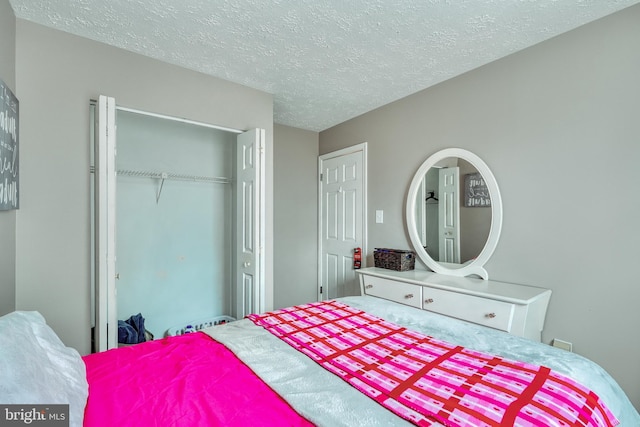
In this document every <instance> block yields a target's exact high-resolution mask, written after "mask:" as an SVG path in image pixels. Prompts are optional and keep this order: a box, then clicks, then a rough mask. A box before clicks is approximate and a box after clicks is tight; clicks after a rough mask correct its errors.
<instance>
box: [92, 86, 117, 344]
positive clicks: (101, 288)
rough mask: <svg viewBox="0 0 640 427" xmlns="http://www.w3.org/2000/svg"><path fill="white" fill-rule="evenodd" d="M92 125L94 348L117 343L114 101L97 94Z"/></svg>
mask: <svg viewBox="0 0 640 427" xmlns="http://www.w3.org/2000/svg"><path fill="white" fill-rule="evenodd" d="M97 112H98V114H97V123H96V125H95V133H96V135H95V139H94V141H95V147H94V153H95V180H94V185H95V188H94V192H95V201H96V208H95V210H94V212H95V216H96V217H95V222H94V224H95V257H96V259H95V283H96V292H95V297H96V325H95V343H96V351H105V350H108V349H111V348H115V347H117V345H118V318H117V307H116V283H115V282H116V270H115V269H116V265H115V264H116V231H115V221H116V168H115V163H116V124H115V121H116V103H115V100H114V99H113V98H109V97H106V96H100V98H99V99H98V108H97Z"/></svg>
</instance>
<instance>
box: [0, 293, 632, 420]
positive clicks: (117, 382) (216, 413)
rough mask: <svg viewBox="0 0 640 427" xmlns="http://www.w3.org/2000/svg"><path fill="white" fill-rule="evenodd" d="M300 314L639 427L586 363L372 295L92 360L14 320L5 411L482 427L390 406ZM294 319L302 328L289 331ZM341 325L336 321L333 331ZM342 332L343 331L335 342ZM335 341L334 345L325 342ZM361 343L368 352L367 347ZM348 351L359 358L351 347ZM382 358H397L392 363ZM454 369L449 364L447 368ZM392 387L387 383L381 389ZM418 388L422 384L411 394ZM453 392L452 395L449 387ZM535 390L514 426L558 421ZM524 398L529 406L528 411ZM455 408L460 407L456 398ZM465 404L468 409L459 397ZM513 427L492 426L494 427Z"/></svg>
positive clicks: (607, 380) (4, 367)
mask: <svg viewBox="0 0 640 427" xmlns="http://www.w3.org/2000/svg"><path fill="white" fill-rule="evenodd" d="M327 304H334V305H331V306H328V305H327ZM300 310H305V312H307V311H308V310H316V311H317V310H324V311H322V313H330V314H331V315H332V316H334V315H335V313H347V315H348V316H349V319H358V320H356V321H355V322H356V324H357V325H359V323H357V322H359V321H360V320H359V319H361V318H364V319H367V321H370V320H371V319H375V322H380V323H379V324H380V325H383V326H384V327H385V328H387V329H384V328H383V330H382V332H380V333H381V334H382V335H384V334H386V333H387V332H385V331H386V330H388V329H393V334H395V333H402V334H405V335H407V334H408V335H409V336H410V337H412V339H413V338H416V339H418V338H419V340H422V341H419V342H420V344H419V345H417V346H413V347H412V348H411V351H414V350H415V349H416V348H417V347H420V348H425V349H426V348H427V346H426V345H427V344H425V343H428V344H429V345H438V346H440V345H443V346H451V348H452V349H456V350H455V351H456V352H457V353H456V356H455V357H458V355H459V354H461V353H460V352H466V353H468V354H470V355H472V356H474V357H475V356H477V357H479V358H482V357H485V356H489V359H490V360H494V361H499V362H500V366H507V365H508V366H511V365H517V366H518V367H523V368H526V369H529V368H530V367H532V366H533V367H537V368H540V371H542V370H543V369H544V370H545V372H550V373H552V376H549V377H547V378H554V379H557V378H560V379H562V380H563V381H565V380H566V382H567V383H569V384H576V387H580V390H581V393H582V394H580V393H577V392H576V393H575V396H573V397H572V398H575V399H580V398H582V396H586V398H585V399H586V400H588V401H589V402H591V403H590V404H589V408H591V409H592V412H591V415H592V419H593V420H594V421H592V423H591V424H586V425H616V423H617V421H619V425H622V426H629V427H633V426H640V415H638V412H637V411H636V410H635V409H634V407H633V405H632V404H631V403H630V401H629V399H628V398H627V396H626V395H625V394H624V392H623V391H622V390H621V388H620V387H619V386H618V384H617V383H616V382H615V381H614V380H613V379H612V378H611V377H610V376H609V375H608V374H607V373H606V372H605V371H604V370H603V369H602V368H601V367H599V366H598V365H596V364H594V363H593V362H591V361H589V360H587V359H585V358H583V357H581V356H579V355H577V354H574V353H570V352H566V351H564V350H560V349H557V348H554V347H551V346H548V345H545V344H540V343H535V342H533V341H530V340H527V339H524V338H520V337H516V336H512V335H509V334H506V333H504V332H500V331H497V330H493V329H490V328H486V327H483V326H479V325H475V324H471V323H467V322H464V321H460V320H457V319H452V318H448V317H445V316H441V315H438V314H434V313H430V312H426V311H422V310H418V309H414V308H411V307H406V306H403V305H400V304H397V303H393V302H390V301H386V300H383V299H379V298H375V297H370V296H362V297H346V298H340V299H338V300H335V301H331V302H322V303H315V304H311V305H304V306H301V307H294V308H288V309H283V310H279V311H276V312H275V313H267V314H262V315H253V316H252V317H251V318H245V319H242V320H239V321H236V322H232V323H228V324H226V325H222V326H215V327H212V328H208V329H206V330H204V331H201V332H198V333H193V334H187V335H182V336H178V337H169V338H165V339H162V340H156V341H151V342H148V343H143V344H139V345H135V346H130V347H125V348H120V349H115V350H110V351H108V352H104V353H98V354H92V355H87V356H84V357H80V356H79V355H78V354H77V352H75V350H73V349H70V348H68V347H65V346H64V345H63V344H62V343H61V342H60V340H59V339H58V338H57V337H56V336H55V334H54V333H53V331H52V330H51V329H50V328H49V327H48V326H46V323H45V322H44V319H43V318H42V316H40V315H39V314H38V313H35V312H15V313H12V314H9V315H7V316H4V317H2V318H0V361H1V365H0V378H2V383H1V384H0V404H7V403H23V404H24V403H33V404H36V403H47V404H54V403H63V404H69V405H70V415H69V418H70V425H72V426H81V425H85V426H96V425H105V426H106V425H118V426H124V425H131V426H134V425H135V426H180V425H184V426H195V425H207V426H212V425H225V426H247V425H251V426H259V425H264V426H274V425H275V426H284V425H290V426H309V425H320V426H332V427H333V426H403V425H407V426H410V425H434V426H440V425H461V426H462V425H468V426H474V427H475V426H478V425H481V424H478V422H477V420H476V421H474V420H473V419H472V418H465V417H464V416H460V414H459V413H458V415H455V416H451V417H450V418H442V415H441V414H440V415H438V414H435V415H433V414H432V415H429V416H425V415H424V414H423V413H420V411H417V410H416V407H414V406H412V405H413V404H414V403H415V402H418V400H415V401H413V400H412V401H411V402H409V403H407V401H403V400H402V398H401V396H400V394H395V395H394V394H393V393H391V394H390V396H392V397H393V398H392V399H389V398H388V396H387V397H384V396H383V397H380V396H382V395H381V394H380V393H379V390H378V389H375V388H374V387H371V384H369V383H367V377H366V375H364V376H359V375H358V374H354V372H356V371H358V369H356V368H353V372H351V371H350V367H349V366H350V365H348V364H349V363H352V359H349V358H346V359H345V360H347V362H344V363H346V365H345V364H343V365H338V364H335V363H333V362H331V363H327V362H326V360H328V359H325V360H324V361H323V360H321V357H322V353H323V352H324V347H323V346H321V345H316V344H317V343H313V342H312V343H306V344H305V339H304V338H300V337H304V336H305V335H304V334H303V333H302V334H301V332H300V330H297V331H291V330H289V329H287V328H290V327H293V326H292V325H298V324H299V323H300V318H299V317H296V316H299V313H300ZM316 311H314V313H315V312H316ZM354 313H355V314H354ZM323 315H324V314H323ZM351 316H356V317H351ZM285 318H293V320H292V321H291V322H281V321H280V320H281V319H285ZM278 319H280V320H278ZM305 319H306V318H305ZM344 319H346V317H344V318H340V322H342V323H341V324H345V323H344V322H345V320H344ZM305 321H306V320H305ZM376 324H378V323H376ZM390 325H391V326H390ZM334 326H335V325H334V324H333V323H332V324H331V328H333V327H334ZM365 329H366V330H367V331H368V330H369V326H367V327H366V328H365V327H362V328H360V327H355V328H353V331H357V332H358V333H360V331H363V330H365ZM332 330H333V329H332ZM343 332H344V331H338V332H337V334H336V336H337V335H338V334H343ZM382 335H381V337H382V338H380V337H377V338H375V339H388V338H390V337H394V338H393V339H396V338H395V337H396V335H389V334H388V335H384V336H382ZM341 336H342V335H341ZM283 338H284V339H283ZM293 338H295V339H293ZM335 339H336V338H335V336H332V337H329V338H327V341H323V343H325V344H326V343H331V342H334V341H331V340H335ZM372 339H374V338H372ZM340 345H342V344H340ZM340 345H338V347H340ZM353 345H355V346H358V345H359V346H360V347H359V348H360V349H362V348H368V345H367V346H363V344H362V343H360V344H358V343H355V344H353ZM447 348H449V347H447ZM340 351H344V352H345V354H346V353H347V352H352V353H354V352H353V351H352V349H346V348H345V349H342V348H341V349H340ZM425 351H426V350H425ZM466 353H465V355H464V357H466V356H467V354H466ZM370 356H371V355H370V354H369V353H367V354H365V355H364V357H365V358H366V357H370ZM395 356H397V355H394V358H393V359H394V360H396V359H397V358H396V357H395ZM383 357H387V359H390V357H389V355H388V354H385V355H383ZM403 357H404V356H403ZM447 357H449V356H447ZM338 359H339V358H338V357H333V358H332V359H331V360H333V361H335V360H338ZM489 359H487V360H489ZM449 360H450V359H447V360H445V359H443V361H444V362H446V363H449ZM465 360H466V359H465ZM394 363H395V362H394ZM439 363H440V362H439ZM465 363H466V362H465ZM492 363H494V362H492ZM505 364H506V365H505ZM394 366H395V365H394ZM495 366H498V365H497V364H496V365H495ZM399 369H400V371H403V369H409V368H407V367H401V368H399ZM383 370H384V369H383ZM418 371H420V369H417V368H416V370H415V371H410V370H409V371H408V372H409V373H408V374H407V375H406V377H411V378H412V380H413V381H414V383H413V384H414V385H415V384H417V385H418V386H419V387H423V386H421V385H420V384H421V383H420V381H422V379H423V378H424V376H423V377H420V376H419V375H416V374H415V372H418ZM431 371H435V370H433V369H431ZM496 371H499V370H497V369H496ZM403 372H404V371H403ZM378 373H379V372H378ZM423 373H424V372H422V373H421V374H420V375H422V374H423ZM367 375H368V374H367ZM456 375H457V374H452V375H451V378H448V379H447V378H445V379H444V380H443V379H442V378H441V377H440V376H438V377H437V378H436V379H437V380H438V381H445V380H446V381H449V380H451V381H453V380H454V379H455V378H458V379H459V380H460V381H462V376H460V377H458V376H456ZM470 375H471V374H470ZM463 376H464V375H463ZM471 376H472V375H471ZM434 377H435V376H434ZM533 377H535V375H534V376H533ZM485 379H486V377H485ZM386 380H388V378H387V379H385V380H384V381H386ZM467 380H468V378H466V379H464V381H465V382H466V381H467ZM384 381H381V382H380V384H382V385H381V386H380V387H382V388H384V387H385V384H386V383H385V382H384ZM483 381H484V380H483ZM488 382H491V381H490V380H489V381H488ZM532 382H534V381H533V380H532ZM479 383H480V382H478V384H479ZM484 383H487V381H484ZM387 385H388V384H387ZM394 387H395V386H394ZM448 387H449V388H451V386H448ZM572 387H573V385H572ZM408 389H409V388H408V387H407V388H405V390H408ZM416 389H417V388H416V387H415V386H413V385H412V390H416ZM542 389H543V388H542V387H538V390H542ZM443 390H448V391H447V392H448V393H450V392H451V390H449V389H447V388H446V387H445V388H444V389H443ZM473 390H475V389H472V391H473ZM457 391H458V390H456V392H457ZM529 391H530V388H529V387H527V388H526V389H524V390H523V391H521V392H519V393H516V394H514V396H515V398H516V399H517V400H519V401H520V402H519V403H518V404H517V405H506V406H505V408H507V409H506V411H507V412H509V409H508V407H509V406H519V407H520V409H521V411H520V412H519V413H518V414H516V415H514V416H515V418H512V419H516V420H518V421H516V422H515V425H553V424H552V423H551V422H550V421H549V420H548V419H547V420H546V421H539V420H538V421H536V420H535V419H534V418H535V417H534V416H533V415H531V412H527V409H526V407H527V405H529V406H532V405H534V403H532V402H534V401H536V399H539V398H540V395H539V394H531V393H530V392H529ZM453 394H455V393H453ZM471 394H473V393H471ZM507 394H508V393H507ZM403 395H406V393H404V394H403ZM399 396H400V397H399ZM525 398H526V400H527V402H524V401H523V400H525ZM446 399H453V396H452V395H451V393H450V394H449V395H448V396H447V397H446ZM446 399H445V400H446ZM456 399H457V400H460V399H459V396H458V397H457V398H456ZM456 399H454V400H456ZM434 402H435V401H434ZM431 404H435V403H433V402H432V403H431ZM465 405H466V406H465V407H462V406H461V405H458V409H457V410H460V409H461V410H462V411H463V412H464V411H466V409H465V408H466V407H469V406H473V405H469V404H468V403H466V404H465ZM479 405H480V403H479ZM535 405H537V404H535ZM497 406H499V405H497ZM538 406H544V405H538ZM585 406H586V405H585ZM481 409H482V408H481ZM485 409H486V408H485ZM581 411H582V409H580V408H578V410H577V411H575V412H577V413H578V415H577V416H576V419H586V417H587V415H589V414H587V415H585V414H582V413H581ZM413 412H416V414H414V413H413ZM435 412H437V411H435ZM441 412H442V411H441ZM480 412H482V411H480ZM494 412H498V413H499V412H500V410H497V411H494ZM464 414H466V412H465V413H464ZM464 414H463V415H464ZM527 414H529V415H527ZM594 414H599V415H597V416H596V415H594ZM494 415H495V414H494ZM512 415H513V414H512ZM484 416H485V417H489V418H490V417H491V416H493V415H486V414H485V415H484ZM438 417H441V418H438ZM532 417H534V418H532ZM568 417H569V418H570V416H568ZM490 421H491V420H490ZM492 423H493V424H492ZM600 423H602V424H600ZM513 424H514V422H509V423H501V422H499V421H495V420H493V421H491V422H488V423H487V424H486V425H513ZM557 425H562V424H557ZM565 425H583V424H579V423H574V424H565Z"/></svg>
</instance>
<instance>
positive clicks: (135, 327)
mask: <svg viewBox="0 0 640 427" xmlns="http://www.w3.org/2000/svg"><path fill="white" fill-rule="evenodd" d="M145 341H146V338H145V333H144V317H142V314H140V313H138V314H135V315H133V316H131V317H129V318H128V319H127V320H118V343H120V344H138V343H141V342H145Z"/></svg>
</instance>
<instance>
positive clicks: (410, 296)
mask: <svg viewBox="0 0 640 427" xmlns="http://www.w3.org/2000/svg"><path fill="white" fill-rule="evenodd" d="M404 298H405V299H411V298H413V294H407V295H405V296H404Z"/></svg>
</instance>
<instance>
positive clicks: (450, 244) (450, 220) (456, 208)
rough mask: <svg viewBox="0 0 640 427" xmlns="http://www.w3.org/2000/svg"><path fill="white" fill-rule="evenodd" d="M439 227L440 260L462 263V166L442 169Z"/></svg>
mask: <svg viewBox="0 0 640 427" xmlns="http://www.w3.org/2000/svg"><path fill="white" fill-rule="evenodd" d="M439 172H440V184H439V189H438V190H439V191H438V194H439V196H440V197H439V210H440V212H439V215H438V217H439V221H438V229H439V232H440V235H439V246H440V259H439V260H440V261H441V262H450V263H456V264H459V263H460V196H459V184H458V183H459V181H460V178H459V175H460V168H458V167H450V168H442V169H440V171H439Z"/></svg>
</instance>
